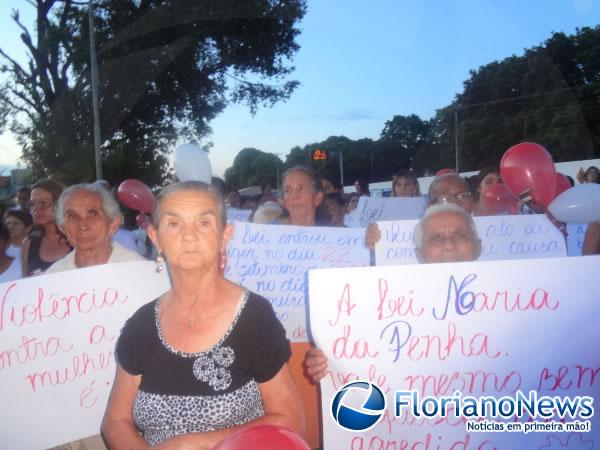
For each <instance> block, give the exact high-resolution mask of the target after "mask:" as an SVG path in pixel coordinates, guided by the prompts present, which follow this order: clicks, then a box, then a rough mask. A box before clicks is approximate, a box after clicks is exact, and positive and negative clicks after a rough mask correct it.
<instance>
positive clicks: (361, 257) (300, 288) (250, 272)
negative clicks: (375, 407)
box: [225, 222, 369, 342]
mask: <svg viewBox="0 0 600 450" xmlns="http://www.w3.org/2000/svg"><path fill="white" fill-rule="evenodd" d="M234 227H235V228H234V229H235V232H234V236H233V238H232V239H231V241H230V242H229V245H228V247H227V267H226V269H225V276H226V277H227V278H229V279H230V280H232V281H234V282H236V283H239V284H240V285H242V286H244V287H246V288H247V289H249V290H251V291H253V292H256V293H257V294H259V295H262V296H263V297H266V298H267V299H268V300H270V301H271V304H272V305H273V308H274V309H275V313H276V314H277V317H278V318H279V320H280V321H281V323H282V324H283V326H284V327H285V329H286V331H287V337H288V339H291V340H292V341H294V342H304V341H307V340H308V336H307V334H306V307H305V297H306V292H307V290H306V288H307V284H306V283H307V278H306V273H307V271H308V270H309V269H314V268H318V267H350V266H367V265H369V252H368V250H367V249H366V248H365V246H364V230H362V229H346V228H333V227H296V226H290V225H260V224H252V223H239V222H238V223H235V224H234Z"/></svg>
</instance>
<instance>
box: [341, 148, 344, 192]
mask: <svg viewBox="0 0 600 450" xmlns="http://www.w3.org/2000/svg"><path fill="white" fill-rule="evenodd" d="M340 183H341V185H342V188H343V187H344V152H342V151H341V150H340Z"/></svg>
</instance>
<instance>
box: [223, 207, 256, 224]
mask: <svg viewBox="0 0 600 450" xmlns="http://www.w3.org/2000/svg"><path fill="white" fill-rule="evenodd" d="M250 214H252V210H251V209H239V208H227V222H228V223H229V222H248V219H249V218H250Z"/></svg>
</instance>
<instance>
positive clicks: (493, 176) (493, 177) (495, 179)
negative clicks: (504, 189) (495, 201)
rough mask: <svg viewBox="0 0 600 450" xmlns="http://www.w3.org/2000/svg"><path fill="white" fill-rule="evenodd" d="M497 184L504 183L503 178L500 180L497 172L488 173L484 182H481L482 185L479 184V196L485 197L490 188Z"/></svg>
mask: <svg viewBox="0 0 600 450" xmlns="http://www.w3.org/2000/svg"><path fill="white" fill-rule="evenodd" d="M497 183H502V178H500V175H499V174H497V173H495V172H490V173H488V174H487V175H486V176H485V177H483V180H481V183H479V187H478V188H477V190H478V191H479V196H480V197H481V196H483V195H484V194H485V193H486V191H487V190H488V189H489V187H490V186H492V185H494V184H497Z"/></svg>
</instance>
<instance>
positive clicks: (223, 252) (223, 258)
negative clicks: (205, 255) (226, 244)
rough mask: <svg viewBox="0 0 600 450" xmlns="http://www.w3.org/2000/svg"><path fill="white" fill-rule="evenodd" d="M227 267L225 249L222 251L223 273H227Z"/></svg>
mask: <svg viewBox="0 0 600 450" xmlns="http://www.w3.org/2000/svg"><path fill="white" fill-rule="evenodd" d="M226 265H227V254H226V253H225V250H224V249H221V271H222V272H224V271H225V266H226Z"/></svg>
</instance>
